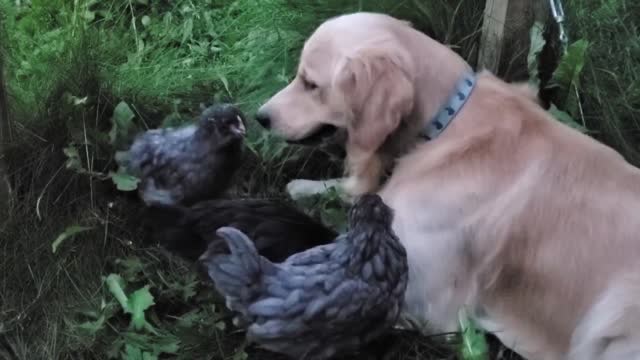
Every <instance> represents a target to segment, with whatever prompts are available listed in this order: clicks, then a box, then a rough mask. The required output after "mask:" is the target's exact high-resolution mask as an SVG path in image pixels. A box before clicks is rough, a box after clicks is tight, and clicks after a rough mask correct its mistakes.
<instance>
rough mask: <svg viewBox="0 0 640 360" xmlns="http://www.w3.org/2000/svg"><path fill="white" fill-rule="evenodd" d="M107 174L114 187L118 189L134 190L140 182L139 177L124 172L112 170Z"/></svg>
mask: <svg viewBox="0 0 640 360" xmlns="http://www.w3.org/2000/svg"><path fill="white" fill-rule="evenodd" d="M109 176H110V177H111V181H112V182H113V183H114V184H115V185H116V188H117V189H118V190H120V191H133V190H136V189H137V188H138V183H139V182H140V179H138V178H137V177H135V176H133V175H129V174H124V173H115V172H113V171H112V172H110V173H109Z"/></svg>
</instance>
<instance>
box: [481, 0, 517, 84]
mask: <svg viewBox="0 0 640 360" xmlns="http://www.w3.org/2000/svg"><path fill="white" fill-rule="evenodd" d="M510 1H511V0H487V2H486V4H485V8H484V19H483V21H482V36H481V37H480V52H479V53H478V70H482V69H487V70H489V71H491V72H493V73H497V72H498V68H499V66H500V58H501V55H502V41H503V38H504V27H505V24H506V22H507V9H508V8H509V2H510Z"/></svg>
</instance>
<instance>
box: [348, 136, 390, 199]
mask: <svg viewBox="0 0 640 360" xmlns="http://www.w3.org/2000/svg"><path fill="white" fill-rule="evenodd" d="M346 160H347V161H346V167H345V175H346V178H345V180H344V183H343V184H342V187H343V189H344V191H345V192H346V193H347V194H348V195H349V196H351V197H356V196H359V195H362V194H365V193H369V192H374V191H376V190H378V187H379V186H380V179H381V177H382V170H383V166H382V159H381V158H380V156H378V154H376V152H375V151H370V150H364V149H361V148H359V147H357V146H347V159H346Z"/></svg>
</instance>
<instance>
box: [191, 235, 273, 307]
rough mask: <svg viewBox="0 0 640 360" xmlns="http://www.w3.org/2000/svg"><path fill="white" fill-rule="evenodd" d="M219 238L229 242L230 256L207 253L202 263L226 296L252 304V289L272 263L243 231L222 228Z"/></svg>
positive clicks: (202, 258)
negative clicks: (264, 267) (265, 266)
mask: <svg viewBox="0 0 640 360" xmlns="http://www.w3.org/2000/svg"><path fill="white" fill-rule="evenodd" d="M216 235H218V236H219V237H221V238H223V239H224V241H226V243H227V245H228V246H229V250H230V254H220V255H214V256H211V257H209V256H206V254H205V255H204V256H203V257H201V259H200V260H201V261H202V262H203V264H204V265H205V267H206V269H207V273H208V275H209V277H210V278H211V280H213V282H214V284H215V286H216V289H218V291H219V292H220V293H221V294H222V295H224V296H225V297H226V298H227V299H229V298H231V299H237V300H240V302H241V303H246V304H248V302H250V301H251V300H252V297H253V291H252V289H255V287H256V285H257V284H259V283H260V281H259V278H260V276H261V275H262V272H263V265H265V264H271V263H269V262H268V261H267V260H266V259H264V258H262V256H260V254H258V250H257V249H256V247H255V245H254V244H253V241H251V239H249V237H248V236H247V235H245V234H244V233H243V232H242V231H240V230H238V229H236V228H233V227H221V228H219V229H218V230H217V231H216Z"/></svg>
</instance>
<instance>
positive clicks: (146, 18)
mask: <svg viewBox="0 0 640 360" xmlns="http://www.w3.org/2000/svg"><path fill="white" fill-rule="evenodd" d="M140 22H141V23H142V25H144V26H149V24H151V18H150V17H149V15H144V16H143V17H142V19H140Z"/></svg>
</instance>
